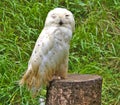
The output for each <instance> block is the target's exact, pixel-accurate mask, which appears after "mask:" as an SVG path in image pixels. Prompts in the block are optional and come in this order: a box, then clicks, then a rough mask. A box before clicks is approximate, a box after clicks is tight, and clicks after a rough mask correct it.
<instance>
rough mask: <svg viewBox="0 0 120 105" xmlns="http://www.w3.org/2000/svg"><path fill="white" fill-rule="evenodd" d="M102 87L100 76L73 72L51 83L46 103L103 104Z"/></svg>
mask: <svg viewBox="0 0 120 105" xmlns="http://www.w3.org/2000/svg"><path fill="white" fill-rule="evenodd" d="M101 88H102V78H101V77H100V76H97V75H77V74H71V75H68V77H67V78H66V79H62V80H53V81H52V82H51V83H50V86H49V87H48V90H47V100H46V105H101Z"/></svg>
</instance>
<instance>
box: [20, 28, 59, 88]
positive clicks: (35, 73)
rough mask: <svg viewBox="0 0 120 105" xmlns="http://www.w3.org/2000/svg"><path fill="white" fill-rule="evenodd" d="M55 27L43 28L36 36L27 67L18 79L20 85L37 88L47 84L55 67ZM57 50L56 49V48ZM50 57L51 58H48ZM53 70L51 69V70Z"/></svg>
mask: <svg viewBox="0 0 120 105" xmlns="http://www.w3.org/2000/svg"><path fill="white" fill-rule="evenodd" d="M56 34H58V32H57V33H56V31H55V29H43V31H42V32H41V34H40V36H39V37H38V39H37V41H36V44H35V47H34V49H33V52H32V55H31V57H30V60H29V63H28V69H27V71H26V73H25V74H24V75H23V77H22V79H21V80H20V85H23V84H26V85H27V87H28V88H29V89H32V90H37V89H39V87H40V86H41V85H42V84H47V83H48V81H49V80H50V79H51V75H49V74H53V73H54V70H53V68H55V67H56V63H55V62H57V60H56V61H54V59H52V58H54V57H53V55H55V53H56V51H55V49H56V48H55V47H56V46H55V36H56ZM56 50H57V49H56ZM50 59H52V60H50ZM52 70H53V71H52Z"/></svg>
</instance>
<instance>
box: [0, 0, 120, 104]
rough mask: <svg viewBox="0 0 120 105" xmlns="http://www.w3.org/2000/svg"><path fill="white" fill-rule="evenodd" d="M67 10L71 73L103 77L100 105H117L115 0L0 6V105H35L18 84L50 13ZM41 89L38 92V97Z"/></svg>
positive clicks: (119, 58) (21, 1)
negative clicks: (70, 24) (72, 29)
mask: <svg viewBox="0 0 120 105" xmlns="http://www.w3.org/2000/svg"><path fill="white" fill-rule="evenodd" d="M55 7H65V8H68V9H69V10H70V11H72V12H73V14H74V16H75V20H76V30H75V32H74V35H73V38H72V41H71V48H70V57H69V58H70V60H69V72H70V73H79V74H97V75H100V76H102V78H103V86H102V105H120V1H119V0H84V2H83V1H82V0H74V1H71V0H70V1H68V0H65V1H63V0H56V1H54V0H46V1H45V0H44V1H43V0H41V2H40V1H39V0H30V1H26V0H2V2H0V105H38V104H39V103H38V98H39V97H40V95H39V96H38V97H36V98H35V99H33V98H32V97H31V95H30V93H29V92H28V91H27V90H26V88H20V87H19V86H18V80H19V79H20V78H21V76H22V74H23V72H24V71H25V70H26V68H27V62H28V60H29V57H30V55H31V52H32V49H33V46H34V43H35V41H36V39H37V37H38V35H39V33H40V32H41V30H42V28H43V26H44V21H45V17H46V15H47V13H48V11H49V10H51V9H53V8H55ZM44 93H45V90H43V91H42V94H44Z"/></svg>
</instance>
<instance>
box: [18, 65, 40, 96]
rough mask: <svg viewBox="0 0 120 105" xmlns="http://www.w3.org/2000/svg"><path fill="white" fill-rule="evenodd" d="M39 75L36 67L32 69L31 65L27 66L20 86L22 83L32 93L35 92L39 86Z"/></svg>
mask: <svg viewBox="0 0 120 105" xmlns="http://www.w3.org/2000/svg"><path fill="white" fill-rule="evenodd" d="M40 78H41V75H40V72H39V70H38V69H33V68H32V66H30V67H29V68H28V70H27V71H26V73H25V74H24V75H23V77H22V79H21V80H20V82H19V84H20V86H23V85H24V84H25V85H26V86H27V87H28V89H29V90H32V93H33V94H36V93H37V91H38V90H39V89H40V87H41V84H42V83H41V79H40Z"/></svg>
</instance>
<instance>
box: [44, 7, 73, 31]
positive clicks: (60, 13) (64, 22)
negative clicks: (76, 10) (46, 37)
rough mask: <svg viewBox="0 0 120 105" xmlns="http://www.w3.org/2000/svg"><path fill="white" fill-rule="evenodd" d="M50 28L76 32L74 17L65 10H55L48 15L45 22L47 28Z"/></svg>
mask: <svg viewBox="0 0 120 105" xmlns="http://www.w3.org/2000/svg"><path fill="white" fill-rule="evenodd" d="M50 26H55V27H65V28H70V29H71V30H72V31H74V29H75V20H74V16H73V14H72V13H71V12H70V11H69V10H67V9H65V8H55V9H53V10H51V11H50V12H49V13H48V15H47V18H46V21H45V27H50Z"/></svg>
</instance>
